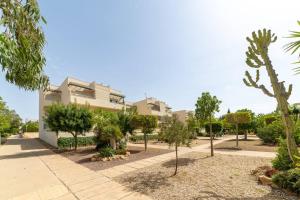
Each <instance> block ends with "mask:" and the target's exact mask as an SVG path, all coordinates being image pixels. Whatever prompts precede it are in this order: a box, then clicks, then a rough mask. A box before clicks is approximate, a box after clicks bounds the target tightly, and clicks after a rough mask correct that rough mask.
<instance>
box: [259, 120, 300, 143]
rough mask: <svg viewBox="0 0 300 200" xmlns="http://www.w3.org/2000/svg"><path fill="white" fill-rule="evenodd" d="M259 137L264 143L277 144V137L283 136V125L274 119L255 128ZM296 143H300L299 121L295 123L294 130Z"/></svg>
mask: <svg viewBox="0 0 300 200" xmlns="http://www.w3.org/2000/svg"><path fill="white" fill-rule="evenodd" d="M256 135H257V137H259V138H260V139H261V140H262V141H263V142H264V143H265V144H277V143H278V140H279V138H285V132H284V126H283V124H282V121H281V120H275V121H273V122H272V123H270V124H268V125H266V126H265V127H263V128H259V129H258V130H257V134H256ZM294 136H295V140H296V144H297V145H300V123H298V124H296V126H295V132H294Z"/></svg>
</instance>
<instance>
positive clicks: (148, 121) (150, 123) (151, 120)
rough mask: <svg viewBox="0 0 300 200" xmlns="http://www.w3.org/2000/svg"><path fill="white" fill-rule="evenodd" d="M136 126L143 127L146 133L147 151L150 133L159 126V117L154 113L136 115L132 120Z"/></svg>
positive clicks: (132, 123)
mask: <svg viewBox="0 0 300 200" xmlns="http://www.w3.org/2000/svg"><path fill="white" fill-rule="evenodd" d="M131 125H132V126H133V127H135V128H141V129H142V132H143V134H144V144H145V151H147V143H148V135H149V134H152V133H153V131H154V130H155V129H156V128H157V125H158V123H157V117H156V116H152V115H136V116H134V117H133V119H132V121H131Z"/></svg>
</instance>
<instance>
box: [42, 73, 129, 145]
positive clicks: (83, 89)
mask: <svg viewBox="0 0 300 200" xmlns="http://www.w3.org/2000/svg"><path fill="white" fill-rule="evenodd" d="M53 103H61V104H64V105H67V104H70V103H75V104H78V105H88V106H90V107H91V108H102V109H105V110H109V111H120V110H122V109H126V103H125V96H124V95H123V94H122V93H121V92H120V91H118V90H115V89H112V88H111V87H109V86H105V85H103V84H99V83H96V82H91V83H89V82H84V81H80V80H77V79H75V78H69V77H68V78H66V79H65V80H64V82H63V83H62V84H61V85H60V86H54V85H50V86H49V88H48V89H47V90H46V91H43V90H40V92H39V137H40V139H42V140H44V141H45V142H47V143H49V144H51V145H52V146H55V147H57V139H58V136H57V135H56V133H54V132H50V131H49V130H47V127H46V126H45V124H44V120H43V117H44V115H45V108H46V107H47V106H50V105H51V104H53ZM59 135H60V136H70V135H68V133H60V134H59Z"/></svg>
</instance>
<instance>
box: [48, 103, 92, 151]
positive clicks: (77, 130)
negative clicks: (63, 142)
mask: <svg viewBox="0 0 300 200" xmlns="http://www.w3.org/2000/svg"><path fill="white" fill-rule="evenodd" d="M44 120H45V123H46V124H47V126H48V127H49V129H50V130H51V131H55V132H56V133H57V134H58V133H59V132H60V131H61V132H68V133H70V134H71V135H72V136H73V137H74V141H75V151H76V150H77V144H78V141H77V137H78V135H83V134H84V133H85V132H88V131H89V130H90V129H91V128H92V126H93V123H92V113H91V111H90V110H89V109H88V108H86V107H80V106H78V105H75V104H69V105H62V104H53V105H51V106H49V107H47V109H46V113H45V119H44Z"/></svg>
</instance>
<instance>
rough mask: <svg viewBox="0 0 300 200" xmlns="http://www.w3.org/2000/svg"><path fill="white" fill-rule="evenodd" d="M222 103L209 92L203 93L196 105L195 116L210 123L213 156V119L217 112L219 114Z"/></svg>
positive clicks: (212, 152) (212, 153)
mask: <svg viewBox="0 0 300 200" xmlns="http://www.w3.org/2000/svg"><path fill="white" fill-rule="evenodd" d="M220 104H221V101H220V100H218V98H217V97H216V96H211V95H210V94H209V92H203V93H202V96H201V97H199V98H198V100H197V103H196V110H195V116H196V118H197V119H198V120H200V121H202V122H204V121H208V122H209V123H210V128H209V129H210V131H209V134H210V153H211V156H213V155H214V148H213V133H212V119H213V117H214V114H215V112H219V106H220Z"/></svg>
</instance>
